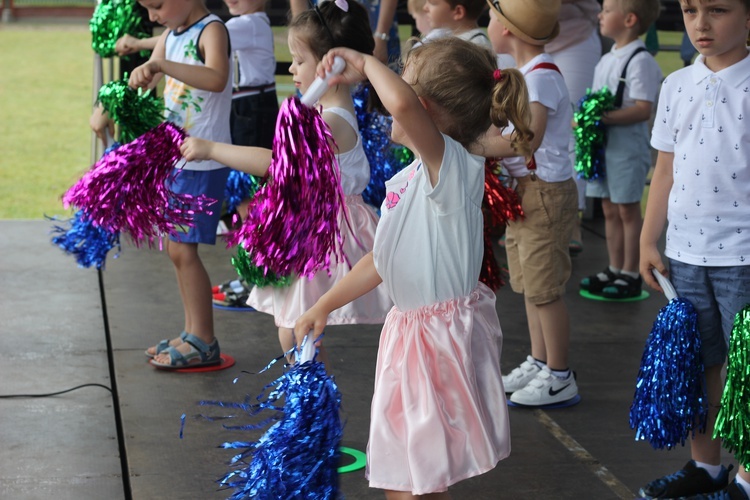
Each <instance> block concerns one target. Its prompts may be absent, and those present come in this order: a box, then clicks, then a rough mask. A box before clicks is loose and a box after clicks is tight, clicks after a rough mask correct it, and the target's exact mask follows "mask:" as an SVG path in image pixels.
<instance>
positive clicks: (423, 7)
mask: <svg viewBox="0 0 750 500" xmlns="http://www.w3.org/2000/svg"><path fill="white" fill-rule="evenodd" d="M429 11H430V10H429V9H428V8H427V2H425V3H424V5H423V6H422V12H429Z"/></svg>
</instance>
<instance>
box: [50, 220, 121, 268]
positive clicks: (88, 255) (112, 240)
mask: <svg viewBox="0 0 750 500" xmlns="http://www.w3.org/2000/svg"><path fill="white" fill-rule="evenodd" d="M50 220H55V221H56V220H58V219H57V218H50ZM64 223H65V226H67V227H65V226H62V225H54V226H53V227H52V234H53V235H56V236H54V237H53V238H52V243H54V244H55V245H57V246H58V247H60V248H61V249H62V250H63V251H64V252H65V253H67V254H70V255H72V256H73V257H75V259H76V262H77V263H78V266H79V267H91V266H96V268H97V269H104V263H105V261H106V259H107V253H109V251H110V250H112V249H113V248H115V247H118V254H116V255H115V258H117V257H118V255H119V249H120V233H119V232H116V233H110V232H108V231H106V230H104V229H102V228H101V227H98V226H96V225H95V224H94V223H93V222H92V220H91V218H90V217H89V216H88V214H86V213H85V212H84V211H83V210H78V211H77V212H76V213H75V214H74V215H73V217H71V218H70V219H68V220H65V221H64Z"/></svg>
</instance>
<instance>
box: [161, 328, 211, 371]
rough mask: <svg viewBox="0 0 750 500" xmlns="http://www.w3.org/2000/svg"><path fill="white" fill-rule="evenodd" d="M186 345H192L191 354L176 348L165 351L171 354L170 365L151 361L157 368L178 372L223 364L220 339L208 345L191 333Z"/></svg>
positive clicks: (187, 335)
mask: <svg viewBox="0 0 750 500" xmlns="http://www.w3.org/2000/svg"><path fill="white" fill-rule="evenodd" d="M185 343H187V344H189V345H190V352H188V353H187V354H182V353H181V352H180V351H178V350H177V349H175V348H174V347H171V346H170V347H167V349H165V350H164V352H166V353H167V354H169V363H159V362H158V361H156V360H155V359H152V360H151V361H149V363H151V364H152V365H153V366H155V367H156V368H161V369H163V370H176V369H178V368H196V367H198V366H209V365H217V364H219V363H221V350H220V349H219V341H218V339H214V341H213V342H211V343H210V344H206V343H205V342H203V341H202V340H201V339H199V338H198V337H196V336H195V335H192V334H190V333H188V334H186V335H185Z"/></svg>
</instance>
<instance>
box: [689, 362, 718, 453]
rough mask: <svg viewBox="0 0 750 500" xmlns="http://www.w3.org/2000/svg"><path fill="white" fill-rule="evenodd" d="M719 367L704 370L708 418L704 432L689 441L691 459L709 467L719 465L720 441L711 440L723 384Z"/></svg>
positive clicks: (698, 433)
mask: <svg viewBox="0 0 750 500" xmlns="http://www.w3.org/2000/svg"><path fill="white" fill-rule="evenodd" d="M721 368H722V367H721V365H716V366H710V367H707V368H706V395H707V396H708V417H707V419H706V432H705V433H703V432H696V433H695V436H694V437H693V438H692V439H691V440H690V455H691V458H692V459H693V460H695V461H698V462H703V463H707V464H711V465H720V464H721V440H720V439H713V433H714V425H715V424H716V415H717V414H718V413H719V406H720V402H721V393H722V391H723V383H722V380H721Z"/></svg>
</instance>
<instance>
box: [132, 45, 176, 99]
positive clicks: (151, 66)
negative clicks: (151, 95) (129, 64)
mask: <svg viewBox="0 0 750 500" xmlns="http://www.w3.org/2000/svg"><path fill="white" fill-rule="evenodd" d="M168 34H169V31H165V32H164V33H162V34H161V35H160V36H159V37H158V38H157V40H156V45H155V46H154V50H153V51H152V52H151V57H150V58H149V60H148V61H146V62H145V63H143V64H141V65H140V66H138V67H137V68H135V69H134V70H133V71H132V72H131V73H130V77H129V78H128V85H129V86H131V87H133V88H139V87H142V88H147V89H153V88H155V87H156V85H157V84H158V83H159V81H160V80H161V79H162V76H164V73H161V72H159V71H158V64H157V65H156V66H155V64H156V63H152V61H163V60H164V58H165V57H166V53H167V50H166V46H165V43H166V39H167V35H168Z"/></svg>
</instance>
